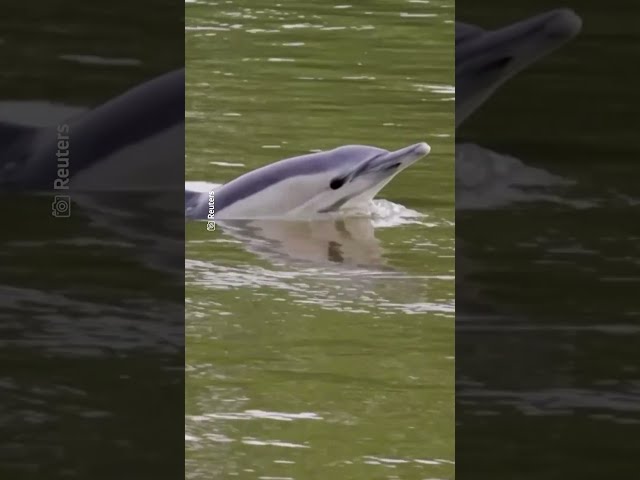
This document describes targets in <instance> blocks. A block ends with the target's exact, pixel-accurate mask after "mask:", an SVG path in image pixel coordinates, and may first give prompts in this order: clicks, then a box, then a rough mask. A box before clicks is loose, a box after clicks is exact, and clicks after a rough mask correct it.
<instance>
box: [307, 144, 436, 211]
mask: <svg viewBox="0 0 640 480" xmlns="http://www.w3.org/2000/svg"><path fill="white" fill-rule="evenodd" d="M430 150H431V147H429V145H427V144H426V143H416V144H415V145H410V146H408V147H405V148H401V149H400V150H396V151H393V152H390V151H388V150H384V149H381V148H376V147H368V146H363V145H347V146H344V147H340V148H337V149H335V150H332V151H330V152H327V153H328V154H330V155H332V156H334V161H335V158H337V159H339V160H340V163H339V164H338V165H337V166H335V167H334V168H329V169H327V171H326V172H325V175H324V176H325V185H324V188H323V189H321V190H320V192H319V193H318V195H317V196H316V197H315V198H314V199H313V202H312V203H313V204H314V205H316V209H317V211H318V212H319V213H326V212H332V211H337V210H338V209H340V208H343V207H359V206H362V205H364V204H366V203H368V202H369V201H371V200H372V199H373V197H375V195H376V194H377V193H378V192H379V191H380V190H382V188H383V187H384V186H385V185H386V184H387V183H389V182H390V181H391V180H392V179H393V177H395V176H396V175H397V174H398V173H400V172H401V171H402V170H404V169H405V168H407V167H409V166H410V165H412V164H413V163H414V162H416V161H417V160H418V159H419V158H421V157H423V156H425V155H427V154H428V153H429V152H430Z"/></svg>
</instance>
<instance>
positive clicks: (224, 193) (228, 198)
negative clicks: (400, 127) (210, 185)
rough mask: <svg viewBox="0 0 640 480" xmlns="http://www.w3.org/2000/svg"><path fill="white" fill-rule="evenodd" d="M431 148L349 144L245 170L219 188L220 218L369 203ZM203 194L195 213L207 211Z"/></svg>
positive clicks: (301, 213)
mask: <svg viewBox="0 0 640 480" xmlns="http://www.w3.org/2000/svg"><path fill="white" fill-rule="evenodd" d="M429 151H430V147H429V145H427V144H426V143H417V144H415V145H411V146H409V147H405V148H402V149H400V150H397V151H394V152H390V151H388V150H384V149H382V148H376V147H370V146H364V145H347V146H343V147H339V148H335V149H333V150H328V151H322V152H317V153H311V154H307V155H302V156H298V157H293V158H289V159H285V160H280V161H279V162H276V163H273V164H270V165H267V166H265V167H261V168H259V169H257V170H253V171H251V172H249V173H246V174H244V175H242V176H240V177H238V178H236V179H235V180H233V181H231V182H229V183H227V184H225V185H223V186H222V187H221V188H220V189H218V190H216V191H215V211H216V218H218V219H220V220H223V219H255V218H268V217H297V218H301V217H302V218H310V217H313V216H314V215H317V214H319V213H328V212H335V211H338V210H340V209H342V208H343V207H345V208H347V207H354V208H356V207H359V206H364V205H366V204H367V203H368V202H369V201H370V200H371V199H373V197H374V196H375V195H376V194H377V193H378V192H379V191H380V190H381V189H382V188H383V187H384V186H385V185H386V184H387V183H389V181H391V179H392V178H393V177H394V176H396V175H397V174H398V173H399V172H401V171H402V170H404V169H405V168H407V167H408V166H409V165H411V164H413V163H414V162H415V161H416V160H418V159H419V158H420V157H423V156H425V155H427V154H428V153H429ZM206 212H207V206H206V203H204V200H203V199H202V198H201V199H200V202H199V206H198V207H197V208H196V209H195V210H194V214H193V215H194V216H195V217H197V218H203V217H204V216H206Z"/></svg>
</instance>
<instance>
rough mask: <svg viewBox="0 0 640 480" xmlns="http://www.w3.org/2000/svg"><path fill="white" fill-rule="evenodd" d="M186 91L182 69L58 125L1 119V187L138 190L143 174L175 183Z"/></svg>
mask: <svg viewBox="0 0 640 480" xmlns="http://www.w3.org/2000/svg"><path fill="white" fill-rule="evenodd" d="M184 92H185V88H184V69H179V70H174V71H172V72H168V73H165V74H163V75H160V76H158V77H156V78H153V79H151V80H148V81H146V82H144V83H142V84H140V85H137V86H135V87H133V88H131V89H130V90H128V91H126V92H124V93H123V94H121V95H119V96H117V97H115V98H113V99H111V100H109V101H107V102H105V103H103V104H102V105H100V106H98V107H97V108H95V109H93V110H89V111H86V112H84V113H82V114H80V115H77V116H74V117H72V118H69V119H65V120H64V121H61V122H59V123H58V124H57V125H53V126H50V127H34V126H29V125H17V124H12V123H6V122H0V188H2V189H9V190H23V191H25V190H26V191H43V190H47V191H48V190H60V191H61V193H64V190H68V189H69V188H71V187H74V188H79V189H81V188H85V189H88V190H94V189H96V190H114V189H115V190H122V189H127V188H129V187H131V189H135V188H133V187H134V186H136V182H138V184H137V185H138V186H139V181H140V180H141V179H142V180H144V181H145V182H146V184H147V185H146V187H148V188H153V189H163V188H166V187H167V186H169V185H172V184H175V179H176V178H183V177H184V162H183V159H184ZM165 134H170V135H168V136H167V135H165ZM167 140H168V141H167ZM176 175H178V177H176ZM179 188H182V187H181V186H180V187H179Z"/></svg>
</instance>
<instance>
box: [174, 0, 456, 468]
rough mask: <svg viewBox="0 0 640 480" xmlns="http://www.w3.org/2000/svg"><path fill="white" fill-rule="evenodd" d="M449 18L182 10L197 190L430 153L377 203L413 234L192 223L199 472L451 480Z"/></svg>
mask: <svg viewBox="0 0 640 480" xmlns="http://www.w3.org/2000/svg"><path fill="white" fill-rule="evenodd" d="M453 21H454V8H453V1H450V0H446V1H432V2H423V1H420V2H418V1H408V2H405V1H368V2H363V3H360V4H357V5H356V4H354V5H349V4H344V3H343V4H340V3H339V2H338V3H311V2H306V3H303V2H298V1H285V2H281V3H278V4H274V3H272V2H265V1H252V2H244V1H230V2H206V1H196V2H187V3H186V21H185V23H186V32H185V35H186V65H187V73H186V78H187V100H186V110H187V111H186V118H187V127H186V128H187V141H186V150H187V152H186V154H187V158H186V179H187V180H188V181H209V182H214V183H224V182H226V181H228V180H231V179H233V178H235V177H237V176H238V175H240V174H242V173H244V172H246V171H249V170H251V169H254V168H257V167H258V166H262V165H265V164H268V163H271V162H274V161H276V160H279V159H281V158H286V157H290V156H294V155H298V154H302V153H307V152H309V151H311V150H315V149H323V150H324V149H330V148H334V147H337V146H340V145H345V144H365V145H374V146H378V147H382V148H386V149H389V150H395V149H398V148H401V147H403V146H406V145H409V144H412V143H416V142H420V141H426V142H427V143H429V144H430V145H431V147H432V151H431V153H430V155H428V156H427V157H426V158H424V159H421V160H420V161H418V162H417V163H416V164H415V165H413V166H411V167H410V168H409V169H408V170H407V171H405V172H403V173H401V174H400V175H399V176H398V177H397V178H395V179H394V180H393V181H392V182H391V183H390V184H389V185H388V186H387V187H386V188H385V189H384V190H383V191H382V192H381V194H380V195H379V197H378V198H382V199H384V200H386V201H388V202H392V203H388V202H387V203H384V206H386V207H385V208H387V209H391V210H394V209H401V207H400V206H402V207H404V208H405V209H409V210H411V211H416V212H419V213H420V214H422V216H421V217H419V218H417V219H413V220H412V221H397V219H396V220H394V221H389V219H388V218H387V220H388V221H386V222H378V223H377V224H375V225H372V223H371V222H370V221H369V220H366V219H365V220H363V219H360V220H357V221H356V220H353V221H351V220H345V221H343V222H335V223H334V222H327V223H324V224H313V223H312V222H308V223H291V222H290V223H281V224H273V225H271V224H268V225H266V224H262V225H259V226H258V227H257V228H255V226H254V227H248V228H247V229H246V230H245V232H244V234H242V235H239V234H237V232H236V234H232V232H230V231H228V230H226V229H225V228H224V227H222V226H220V225H219V226H218V228H217V229H216V230H215V231H207V230H206V228H205V223H204V222H189V223H188V224H187V246H186V248H187V251H186V291H185V297H186V309H187V311H186V316H187V317H186V319H187V320H186V321H187V324H186V334H187V337H186V342H187V343H186V363H187V369H186V417H185V440H186V441H185V445H186V447H185V448H186V462H187V463H186V476H187V478H190V479H196V478H201V479H208V478H242V479H301V480H304V479H326V478H336V479H337V478H340V479H367V480H371V479H383V478H384V479H387V478H388V479H407V480H412V479H426V478H429V479H435V478H438V479H452V478H454V211H453V209H454V163H453V162H454V89H453V83H454V23H453ZM391 216H392V217H393V215H391ZM247 232H249V233H248V234H247Z"/></svg>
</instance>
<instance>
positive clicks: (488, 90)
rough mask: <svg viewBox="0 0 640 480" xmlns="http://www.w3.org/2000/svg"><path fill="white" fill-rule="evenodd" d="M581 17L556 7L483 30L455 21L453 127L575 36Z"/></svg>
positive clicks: (579, 27) (580, 23)
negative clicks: (502, 86) (506, 24)
mask: <svg viewBox="0 0 640 480" xmlns="http://www.w3.org/2000/svg"><path fill="white" fill-rule="evenodd" d="M581 28H582V20H581V19H580V17H578V16H577V15H576V14H575V13H574V12H573V11H572V10H569V9H558V10H552V11H550V12H547V13H543V14H540V15H536V16H534V17H531V18H528V19H526V20H523V21H520V22H517V23H514V24H512V25H509V26H507V27H504V28H501V29H498V30H494V31H486V30H483V29H481V28H479V27H476V26H473V25H469V24H465V23H461V22H456V95H457V98H456V127H457V126H458V125H459V124H460V123H462V122H463V121H464V120H465V119H466V118H467V117H468V116H469V115H471V113H473V112H474V111H475V110H476V109H477V108H478V107H479V106H480V105H481V104H483V103H484V102H485V101H486V100H487V99H488V98H489V97H490V96H491V95H492V94H493V93H494V92H495V90H496V89H497V88H498V87H499V86H500V85H502V84H503V83H504V82H505V81H507V80H508V79H509V78H511V77H513V76H514V75H515V74H516V73H518V72H520V71H521V70H523V69H524V68H526V67H527V66H529V65H531V64H532V63H534V62H535V61H536V60H538V59H540V58H541V57H544V56H545V55H547V54H549V53H550V52H552V51H553V50H555V49H556V48H558V47H559V46H561V45H562V44H563V43H565V42H567V41H569V40H571V39H572V38H573V37H575V36H576V35H577V34H578V33H579V32H580V30H581Z"/></svg>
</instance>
